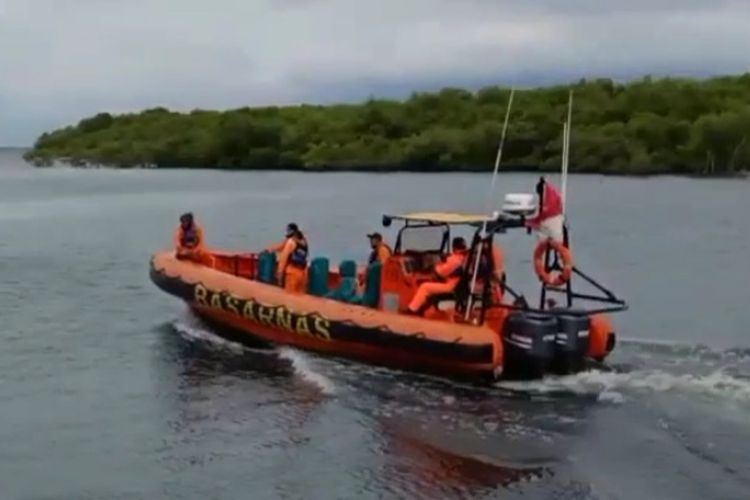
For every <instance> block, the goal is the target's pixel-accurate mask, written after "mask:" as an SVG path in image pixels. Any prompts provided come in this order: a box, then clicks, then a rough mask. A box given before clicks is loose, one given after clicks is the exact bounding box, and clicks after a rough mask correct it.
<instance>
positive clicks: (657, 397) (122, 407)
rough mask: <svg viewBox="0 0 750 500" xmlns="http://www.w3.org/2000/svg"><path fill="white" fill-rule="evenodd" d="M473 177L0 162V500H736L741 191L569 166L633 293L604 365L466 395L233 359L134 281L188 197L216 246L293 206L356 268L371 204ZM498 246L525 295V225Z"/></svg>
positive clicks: (444, 203) (374, 215) (282, 217)
mask: <svg viewBox="0 0 750 500" xmlns="http://www.w3.org/2000/svg"><path fill="white" fill-rule="evenodd" d="M488 180H489V179H488V176H481V175H423V176H419V175H414V174H393V175H369V174H362V175H357V174H325V175H323V174H307V175H305V174H293V173H282V172H277V173H260V172H256V173H228V172H210V171H201V172H186V171H169V172H164V171H109V170H91V171H83V170H72V169H53V170H35V169H32V168H29V167H27V166H25V165H24V164H23V162H22V161H21V160H20V154H19V153H18V152H14V151H11V152H7V151H6V152H0V339H1V340H2V349H0V401H2V411H0V443H1V444H2V446H0V498H3V499H6V498H7V499H53V498H54V499H70V498H86V499H88V498H97V499H98V498H102V499H105V498H106V499H110V498H118V499H120V498H122V499H141V498H143V499H154V498H200V499H204V498H222V499H224V498H227V499H235V498H237V499H247V498H252V499H264V498H315V499H317V498H320V499H333V498H430V499H433V498H453V497H459V498H558V499H559V498H571V499H579V498H592V499H594V498H596V499H598V498H636V499H641V498H675V499H705V498H721V499H733V498H737V499H740V498H743V499H744V498H747V492H748V491H749V490H750V451H749V450H750V448H749V447H748V442H750V327H749V326H748V325H750V309H749V308H748V304H750V292H749V291H748V286H749V285H750V267H749V266H748V260H747V259H748V256H750V223H749V222H748V220H749V219H748V217H747V214H749V213H750V182H747V181H741V180H691V179H680V178H652V179H622V178H605V177H598V176H588V177H578V176H574V177H572V178H571V180H570V191H569V199H570V218H571V226H572V227H571V229H572V236H573V242H574V250H575V253H576V259H577V263H578V264H580V266H581V267H582V268H583V269H584V270H587V271H588V272H590V273H591V274H593V275H595V276H597V277H599V278H601V279H602V281H604V282H605V283H607V284H608V285H610V286H611V287H613V288H614V289H615V290H616V291H617V292H618V293H620V294H622V295H624V296H625V297H626V298H627V299H628V300H629V302H630V305H631V309H630V310H629V311H628V312H626V313H624V314H620V315H618V316H617V317H616V318H615V319H616V325H617V329H618V331H619V335H620V338H621V339H622V338H623V337H624V338H625V339H626V340H624V341H621V342H620V343H619V344H618V346H617V349H616V352H615V354H614V355H613V356H612V358H611V360H610V365H611V367H612V371H609V372H588V373H583V374H580V375H575V376H571V377H564V378H551V379H547V380H543V381H540V382H533V383H515V384H514V383H504V384H498V385H496V386H493V387H473V386H470V385H463V384H457V383H452V382H448V381H445V380H440V379H438V378H432V377H424V376H417V375H409V374H405V373H400V372H396V371H390V370H386V369H380V368H373V367H368V366H363V365H358V364H355V363H351V362H346V361H342V360H333V359H326V358H321V357H318V356H316V355H312V354H309V353H304V352H300V351H296V350H293V349H289V348H279V349H275V350H270V351H256V350H250V349H248V348H244V347H241V346H239V345H236V344H233V343H230V342H226V341H223V340H221V339H219V338H218V337H216V336H214V335H213V334H212V333H211V331H210V329H208V328H206V327H204V326H203V325H201V324H200V323H199V322H198V321H197V320H196V319H194V318H193V317H191V315H190V314H189V313H188V312H187V311H186V309H185V307H184V306H183V305H182V304H180V303H179V302H178V301H176V300H175V299H174V298H173V297H170V296H168V295H165V294H163V293H161V292H160V291H159V290H157V289H156V288H155V287H154V286H153V285H152V284H151V283H150V281H149V280H148V272H147V271H148V269H147V267H148V259H149V256H150V254H151V253H152V252H153V251H156V250H159V249H161V248H164V247H166V246H167V245H169V244H170V240H171V236H172V231H173V229H174V226H175V223H176V219H177V217H178V215H179V214H180V213H181V212H182V211H185V210H188V209H189V210H193V211H194V212H195V213H196V215H197V217H198V218H199V219H200V221H201V222H202V223H203V224H204V225H205V228H206V232H207V237H208V239H209V240H210V243H211V244H212V245H216V246H221V247H225V248H237V249H240V248H246V249H257V248H259V247H260V246H264V245H266V244H268V243H269V242H270V241H274V240H277V239H278V238H279V237H280V236H281V231H282V230H283V226H284V225H285V224H286V223H287V222H289V221H292V220H294V221H296V222H298V223H299V224H300V225H301V226H302V227H303V229H304V230H305V231H306V233H307V235H308V239H309V240H310V244H311V247H312V251H313V252H314V253H318V254H321V253H325V254H327V255H329V256H330V257H331V258H332V259H333V260H337V259H341V258H345V257H356V258H364V257H365V255H366V253H367V250H368V249H367V241H366V238H365V236H364V235H365V233H367V232H369V231H371V230H373V229H380V230H381V231H383V232H384V233H385V234H386V235H387V236H388V237H390V236H392V229H391V230H383V229H382V228H381V227H379V226H380V225H379V222H380V216H381V214H382V213H383V212H399V211H404V210H412V209H435V208H437V209H458V210H461V209H464V210H478V209H481V208H482V207H481V202H482V200H483V197H484V196H485V193H486V190H487V189H488ZM534 182H535V177H533V176H530V175H523V174H504V175H502V177H501V178H500V181H499V187H500V189H501V190H503V191H531V190H532V189H533V184H534ZM505 246H506V259H507V261H508V262H507V265H508V267H509V275H510V278H511V279H512V280H513V281H515V282H516V283H517V284H518V285H520V287H521V288H523V289H524V290H525V291H526V292H528V293H531V292H533V290H534V287H535V286H536V283H535V280H534V277H533V276H532V271H531V263H530V255H531V251H532V239H531V238H530V237H528V236H526V235H525V234H517V235H508V237H507V242H506V243H505Z"/></svg>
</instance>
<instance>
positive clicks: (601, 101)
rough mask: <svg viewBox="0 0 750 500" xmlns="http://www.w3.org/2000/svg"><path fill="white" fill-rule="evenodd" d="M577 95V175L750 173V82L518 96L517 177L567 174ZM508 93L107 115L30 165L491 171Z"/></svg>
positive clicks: (56, 138)
mask: <svg viewBox="0 0 750 500" xmlns="http://www.w3.org/2000/svg"><path fill="white" fill-rule="evenodd" d="M570 89H573V90H574V109H573V133H572V136H571V152H570V155H571V157H570V170H571V171H572V172H603V173H616V174H641V173H667V172H669V173H684V174H698V175H713V174H731V173H735V172H739V171H744V170H747V169H748V168H750V140H749V137H748V136H750V74H745V75H742V76H732V77H718V78H712V79H706V80H690V79H675V78H667V79H651V78H649V77H646V78H643V79H641V80H638V81H633V82H629V83H626V84H621V83H616V82H613V81H611V80H606V79H600V80H594V81H584V80H582V81H580V82H578V83H577V84H574V85H565V86H562V85H561V86H553V87H545V88H538V89H530V90H522V91H516V95H515V99H514V105H513V110H512V113H511V119H510V126H509V130H508V137H507V144H506V149H505V151H504V165H505V167H506V168H513V169H524V170H557V169H559V166H560V154H561V149H562V124H563V121H564V119H565V115H566V108H567V100H568V91H569V90H570ZM508 95H509V89H507V88H501V87H487V88H483V89H481V90H479V91H476V92H469V91H466V90H462V89H457V88H446V89H443V90H441V91H439V92H435V93H415V94H413V95H412V96H411V97H410V98H408V99H406V100H405V101H392V100H381V99H370V100H368V101H367V102H364V103H362V104H341V105H329V106H316V105H301V106H284V107H262V108H242V109H235V110H230V111H223V112H219V111H206V110H195V111H192V112H189V113H177V112H172V111H169V110H167V109H164V108H155V109H149V110H146V111H143V112H141V113H137V114H122V115H116V116H113V115H111V114H109V113H100V114H97V115H96V116H93V117H90V118H86V119H83V120H81V121H80V122H79V123H78V124H77V125H75V126H69V127H66V128H62V129H60V130H56V131H54V132H51V133H45V134H43V135H42V136H41V137H40V138H39V139H38V140H37V141H36V143H35V145H34V147H33V149H31V150H30V151H29V152H28V153H27V155H26V158H27V160H29V161H32V162H34V163H36V164H38V165H45V164H49V163H50V162H51V161H52V160H63V161H67V162H71V163H74V164H99V165H111V166H119V167H131V166H140V165H150V166H156V167H215V168H225V169H278V168H292V169H325V170H335V169H379V170H386V171H387V170H393V171H396V170H407V169H408V170H418V171H419V170H423V171H440V170H477V169H481V170H491V169H492V166H493V162H494V157H495V152H496V148H497V143H498V139H499V137H500V134H501V128H502V121H503V118H504V114H505V107H506V105H507V101H508Z"/></svg>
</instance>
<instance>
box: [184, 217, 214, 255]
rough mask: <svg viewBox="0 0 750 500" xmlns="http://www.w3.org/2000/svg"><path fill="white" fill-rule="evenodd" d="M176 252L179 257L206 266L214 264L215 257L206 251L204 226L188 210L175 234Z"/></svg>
mask: <svg viewBox="0 0 750 500" xmlns="http://www.w3.org/2000/svg"><path fill="white" fill-rule="evenodd" d="M174 240H175V241H174V244H175V253H176V256H177V258H178V259H184V260H193V261H195V262H199V263H201V264H203V265H206V266H213V263H214V259H213V256H212V255H211V254H209V253H208V252H207V251H206V247H205V240H204V238H203V228H201V226H200V225H199V224H198V223H196V222H195V219H194V218H193V214H192V213H190V212H188V213H185V214H182V215H181V216H180V225H179V226H178V227H177V231H175V236H174Z"/></svg>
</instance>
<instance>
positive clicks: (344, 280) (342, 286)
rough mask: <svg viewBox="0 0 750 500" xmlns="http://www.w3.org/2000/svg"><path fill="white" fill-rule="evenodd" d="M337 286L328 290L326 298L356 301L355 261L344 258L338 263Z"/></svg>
mask: <svg viewBox="0 0 750 500" xmlns="http://www.w3.org/2000/svg"><path fill="white" fill-rule="evenodd" d="M339 276H341V280H340V281H339V286H337V287H336V288H335V289H333V290H331V291H330V292H328V293H327V294H326V295H325V297H326V298H327V299H333V300H340V301H341V302H349V303H356V301H357V300H358V298H357V263H356V262H354V261H353V260H345V261H342V262H341V264H339Z"/></svg>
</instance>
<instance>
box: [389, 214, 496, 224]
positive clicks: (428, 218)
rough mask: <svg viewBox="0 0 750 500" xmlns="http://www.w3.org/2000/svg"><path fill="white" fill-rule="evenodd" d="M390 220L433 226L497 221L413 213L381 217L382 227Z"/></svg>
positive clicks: (491, 217)
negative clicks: (423, 223)
mask: <svg viewBox="0 0 750 500" xmlns="http://www.w3.org/2000/svg"><path fill="white" fill-rule="evenodd" d="M391 220H401V221H405V222H426V223H433V224H453V225H476V224H482V223H484V222H492V221H495V220H497V217H493V216H491V215H480V214H466V213H459V212H413V213H407V214H397V215H383V224H384V225H389V224H390V221H391Z"/></svg>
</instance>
